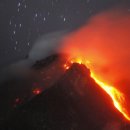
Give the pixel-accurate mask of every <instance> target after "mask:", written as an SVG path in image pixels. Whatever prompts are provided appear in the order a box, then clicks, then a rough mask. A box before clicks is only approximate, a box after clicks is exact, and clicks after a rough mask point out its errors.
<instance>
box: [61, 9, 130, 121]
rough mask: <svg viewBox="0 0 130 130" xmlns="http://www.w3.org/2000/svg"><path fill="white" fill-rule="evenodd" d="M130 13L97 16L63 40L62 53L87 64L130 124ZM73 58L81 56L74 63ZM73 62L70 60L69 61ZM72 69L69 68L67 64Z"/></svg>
mask: <svg viewBox="0 0 130 130" xmlns="http://www.w3.org/2000/svg"><path fill="white" fill-rule="evenodd" d="M129 23H130V14H129V13H128V12H127V10H125V9H114V10H110V11H107V12H103V13H101V14H98V15H96V16H93V17H92V18H91V19H90V20H89V21H88V22H87V24H86V25H84V26H82V27H81V28H79V29H77V30H76V31H74V32H72V33H70V35H68V37H65V38H64V39H63V41H62V43H63V44H62V46H61V47H60V48H59V52H62V53H67V54H68V55H69V59H72V61H73V62H77V63H80V64H81V63H82V64H85V65H86V66H87V67H88V68H89V69H90V71H91V77H92V78H93V79H94V80H95V81H96V83H97V84H99V86H101V88H102V89H103V90H104V91H105V92H106V93H107V94H108V95H109V96H110V97H111V99H112V101H113V103H114V106H115V108H116V109H117V110H118V111H119V112H121V113H122V114H123V115H124V117H125V118H126V119H127V120H128V121H130V105H129V100H130V93H129V92H130V88H129V86H130V77H129V75H130V26H129ZM73 57H78V58H77V59H76V60H75V59H74V60H73ZM85 59H87V61H86V60H85ZM69 61H70V60H69ZM64 67H65V68H67V69H68V66H67V65H65V66H64Z"/></svg>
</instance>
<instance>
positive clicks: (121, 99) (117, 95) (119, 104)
mask: <svg viewBox="0 0 130 130" xmlns="http://www.w3.org/2000/svg"><path fill="white" fill-rule="evenodd" d="M71 63H79V64H84V65H85V66H86V67H89V69H90V71H91V77H92V78H93V79H94V80H95V82H96V83H97V84H98V85H99V86H100V87H101V88H102V89H103V90H105V92H106V93H107V94H108V95H109V96H110V97H111V99H112V101H113V104H114V106H115V108H116V109H117V110H118V111H119V112H121V113H122V114H123V116H124V117H125V118H126V119H127V120H128V121H130V116H129V114H128V111H127V109H126V108H125V107H126V101H125V95H124V94H123V93H122V92H120V91H119V90H118V89H116V87H114V86H111V85H108V84H106V83H104V82H102V81H100V80H99V79H98V78H97V76H96V74H94V72H93V71H92V70H91V63H90V62H89V61H84V60H82V59H81V58H74V59H73V60H71ZM66 69H68V66H67V68H66Z"/></svg>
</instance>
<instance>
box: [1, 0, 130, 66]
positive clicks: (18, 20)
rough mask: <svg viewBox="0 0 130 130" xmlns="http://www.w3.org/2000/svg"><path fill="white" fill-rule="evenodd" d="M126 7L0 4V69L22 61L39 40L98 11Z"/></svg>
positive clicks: (48, 0)
mask: <svg viewBox="0 0 130 130" xmlns="http://www.w3.org/2000/svg"><path fill="white" fill-rule="evenodd" d="M128 3H129V0H128V1H127V0H0V18H1V20H0V59H1V61H0V67H2V66H5V65H8V64H9V63H12V62H14V61H16V60H19V59H22V58H24V57H25V56H26V55H27V54H28V52H29V50H30V48H31V47H32V45H33V44H34V43H35V41H36V40H37V39H38V38H39V37H40V36H43V35H44V34H47V33H49V32H54V31H60V30H66V29H68V30H73V29H75V28H77V27H79V26H81V25H82V24H84V23H85V22H86V21H87V20H88V19H89V17H91V16H93V15H95V14H96V13H98V12H100V11H103V10H105V9H107V8H112V7H113V6H117V5H122V4H123V5H128ZM127 8H128V11H130V8H129V7H128V6H127Z"/></svg>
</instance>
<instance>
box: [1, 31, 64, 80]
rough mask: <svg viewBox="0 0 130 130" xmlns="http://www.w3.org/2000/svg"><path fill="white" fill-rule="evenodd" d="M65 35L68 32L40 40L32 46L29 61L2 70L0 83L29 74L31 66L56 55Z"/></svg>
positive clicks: (59, 32) (52, 34)
mask: <svg viewBox="0 0 130 130" xmlns="http://www.w3.org/2000/svg"><path fill="white" fill-rule="evenodd" d="M65 34H66V31H58V32H53V33H50V34H47V35H44V36H42V37H41V38H39V39H38V40H37V41H36V42H35V43H34V45H33V46H32V48H31V50H30V52H29V54H28V58H27V59H23V60H20V61H18V62H16V63H14V64H11V65H9V66H8V67H6V68H2V70H0V82H2V81H4V80H5V79H7V78H10V77H12V76H17V75H23V74H24V72H26V73H27V72H28V71H29V68H30V66H31V65H32V64H34V63H35V62H36V61H38V60H41V59H44V58H45V57H47V56H49V55H51V54H53V53H55V52H56V50H57V48H58V47H59V46H60V43H61V42H60V40H61V39H62V37H64V36H65Z"/></svg>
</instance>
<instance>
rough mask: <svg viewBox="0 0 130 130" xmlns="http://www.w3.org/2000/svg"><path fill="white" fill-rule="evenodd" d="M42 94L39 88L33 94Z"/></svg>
mask: <svg viewBox="0 0 130 130" xmlns="http://www.w3.org/2000/svg"><path fill="white" fill-rule="evenodd" d="M40 93H41V90H40V89H38V88H36V89H34V90H33V94H35V95H38V94H40Z"/></svg>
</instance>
